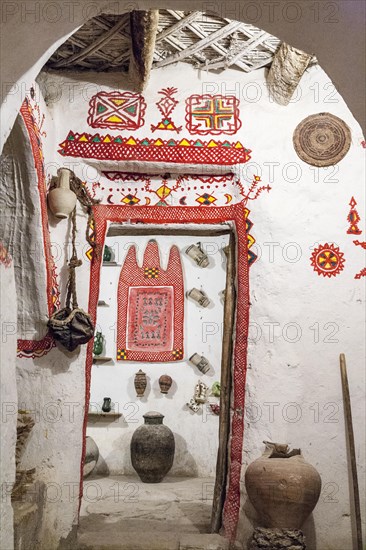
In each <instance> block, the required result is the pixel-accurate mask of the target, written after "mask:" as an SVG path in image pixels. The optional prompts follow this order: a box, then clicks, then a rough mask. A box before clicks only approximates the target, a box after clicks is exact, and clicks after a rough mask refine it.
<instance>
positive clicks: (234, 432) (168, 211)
mask: <svg viewBox="0 0 366 550" xmlns="http://www.w3.org/2000/svg"><path fill="white" fill-rule="evenodd" d="M94 215H95V239H96V245H97V247H96V248H97V250H102V247H103V244H104V240H105V235H106V231H107V222H108V221H109V222H117V223H118V222H121V223H122V222H125V223H126V222H128V223H132V224H133V223H144V224H177V223H182V224H186V223H190V224H200V225H205V224H210V225H212V224H221V223H223V222H229V221H230V222H232V223H233V225H234V231H235V232H236V234H237V258H238V261H237V307H236V319H235V325H236V330H235V333H236V335H237V336H236V339H235V342H234V353H233V369H232V372H233V401H232V403H231V407H230V408H231V411H232V415H231V426H230V436H231V439H230V448H229V470H228V478H227V491H226V498H225V503H224V508H223V527H224V529H225V535H226V537H227V538H229V539H231V540H233V539H235V535H236V528H237V523H238V518H239V509H240V472H241V461H242V447H243V436H244V398H245V378H246V356H247V335H248V326H249V277H248V249H247V235H246V221H245V212H244V205H243V204H237V205H234V206H231V207H230V206H228V207H215V206H210V208H205V209H204V210H203V209H202V208H199V207H181V206H180V207H174V206H171V207H169V208H164V207H161V206H156V207H151V206H134V207H130V206H108V205H96V206H94ZM101 263H102V254H101V253H99V254H95V255H94V256H93V258H92V263H91V267H90V293H89V308H88V311H89V313H90V315H91V317H92V319H93V321H94V322H95V321H96V314H97V303H98V295H99V281H100V271H101ZM92 362H93V340H90V341H89V343H88V346H87V358H86V369H85V376H86V387H85V412H84V423H83V449H82V458H81V465H80V504H81V498H82V491H83V477H82V469H83V463H84V458H85V436H86V426H87V417H88V408H89V400H90V382H91V368H92Z"/></svg>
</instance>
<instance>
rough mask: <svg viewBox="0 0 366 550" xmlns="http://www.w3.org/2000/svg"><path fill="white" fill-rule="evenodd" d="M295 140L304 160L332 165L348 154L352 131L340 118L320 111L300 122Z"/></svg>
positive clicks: (297, 149) (317, 164) (298, 152)
mask: <svg viewBox="0 0 366 550" xmlns="http://www.w3.org/2000/svg"><path fill="white" fill-rule="evenodd" d="M293 141H294V147H295V151H296V153H297V154H298V155H299V157H300V158H301V160H303V161H304V162H307V163H308V164H311V165H312V166H332V165H333V164H337V162H339V161H340V160H342V159H343V157H344V156H345V155H346V154H347V152H348V150H349V148H350V145H351V131H350V129H349V128H348V126H347V124H346V123H345V122H343V120H341V119H340V118H338V117H336V116H334V115H331V114H330V113H318V114H316V115H311V116H308V117H307V118H305V119H304V120H303V121H301V122H300V124H299V125H298V126H297V127H296V129H295V132H294V137H293Z"/></svg>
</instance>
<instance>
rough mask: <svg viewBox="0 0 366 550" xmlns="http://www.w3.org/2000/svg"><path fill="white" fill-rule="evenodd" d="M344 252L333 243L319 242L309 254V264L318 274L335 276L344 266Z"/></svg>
mask: <svg viewBox="0 0 366 550" xmlns="http://www.w3.org/2000/svg"><path fill="white" fill-rule="evenodd" d="M343 256H344V254H343V252H341V251H340V250H339V248H338V247H336V246H334V245H333V244H328V243H326V244H321V245H319V247H318V248H315V249H314V252H313V253H312V255H311V258H310V259H311V265H312V266H313V268H314V271H316V272H317V273H318V275H323V277H335V276H336V275H338V274H339V273H340V272H341V271H342V270H343V268H344V262H345V260H344V258H343Z"/></svg>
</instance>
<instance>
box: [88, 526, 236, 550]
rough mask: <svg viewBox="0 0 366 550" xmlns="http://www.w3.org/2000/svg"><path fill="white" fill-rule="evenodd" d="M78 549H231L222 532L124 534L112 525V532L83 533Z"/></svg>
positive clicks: (110, 529) (141, 532)
mask: <svg viewBox="0 0 366 550" xmlns="http://www.w3.org/2000/svg"><path fill="white" fill-rule="evenodd" d="M78 550H229V541H228V540H227V539H225V538H223V537H221V536H220V535H211V534H208V535H205V534H188V535H185V534H182V533H164V534H161V533H156V532H155V533H154V532H151V533H146V532H143V531H139V532H135V533H133V532H128V533H123V535H121V533H120V532H116V530H114V529H113V524H110V527H109V530H108V532H104V533H101V532H99V533H95V532H94V533H83V534H82V535H79V537H78Z"/></svg>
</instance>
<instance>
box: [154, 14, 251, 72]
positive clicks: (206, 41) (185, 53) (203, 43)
mask: <svg viewBox="0 0 366 550" xmlns="http://www.w3.org/2000/svg"><path fill="white" fill-rule="evenodd" d="M241 25H242V23H239V22H238V21H232V22H231V23H229V24H228V25H225V27H222V28H221V29H218V30H217V31H215V32H213V33H211V34H209V35H208V36H206V37H205V38H203V39H202V40H200V41H199V42H197V43H196V44H192V46H188V48H185V49H184V50H182V51H181V52H179V53H175V54H173V55H170V56H169V57H166V58H165V59H163V60H162V61H158V62H157V63H155V64H154V67H156V68H158V67H165V66H166V65H171V64H172V63H177V62H178V61H182V60H183V59H184V58H185V57H190V56H191V55H195V54H196V53H198V52H200V51H201V50H203V49H204V48H207V47H209V46H211V45H212V44H213V43H214V42H216V41H217V40H221V39H222V38H225V37H226V36H228V35H229V34H232V33H233V32H235V31H236V30H238V29H239V27H240V26H241Z"/></svg>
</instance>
